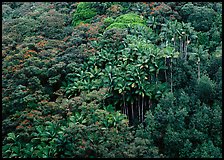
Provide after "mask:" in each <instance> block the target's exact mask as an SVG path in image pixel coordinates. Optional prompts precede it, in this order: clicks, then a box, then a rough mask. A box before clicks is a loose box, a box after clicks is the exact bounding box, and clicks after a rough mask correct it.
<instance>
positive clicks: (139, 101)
mask: <svg viewBox="0 0 224 160" xmlns="http://www.w3.org/2000/svg"><path fill="white" fill-rule="evenodd" d="M138 99H139V101H138V120H139V122H140V119H141V118H140V103H141V101H140V99H141V97H140V95H138Z"/></svg>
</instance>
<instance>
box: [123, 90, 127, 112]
mask: <svg viewBox="0 0 224 160" xmlns="http://www.w3.org/2000/svg"><path fill="white" fill-rule="evenodd" d="M123 104H124V105H123V110H124V114H126V112H125V110H126V106H125V98H124V94H123Z"/></svg>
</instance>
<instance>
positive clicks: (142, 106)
mask: <svg viewBox="0 0 224 160" xmlns="http://www.w3.org/2000/svg"><path fill="white" fill-rule="evenodd" d="M143 114H144V97H143V95H142V122H143V117H144V115H143Z"/></svg>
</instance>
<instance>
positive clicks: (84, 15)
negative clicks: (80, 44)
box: [72, 2, 97, 26]
mask: <svg viewBox="0 0 224 160" xmlns="http://www.w3.org/2000/svg"><path fill="white" fill-rule="evenodd" d="M96 14H97V12H96V9H95V8H92V4H91V2H80V3H79V4H78V5H77V9H76V12H75V13H74V15H73V22H72V23H73V26H77V25H78V24H79V23H80V22H82V21H83V22H85V23H88V22H89V21H90V19H91V18H92V17H94V16H95V15H96Z"/></svg>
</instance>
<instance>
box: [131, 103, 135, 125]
mask: <svg viewBox="0 0 224 160" xmlns="http://www.w3.org/2000/svg"><path fill="white" fill-rule="evenodd" d="M131 112H132V117H131V118H132V121H133V120H134V109H133V102H131Z"/></svg>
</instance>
